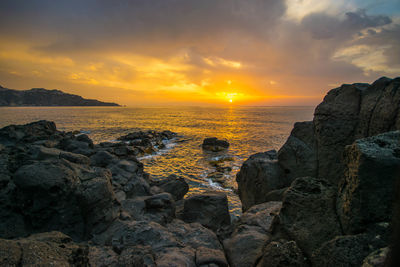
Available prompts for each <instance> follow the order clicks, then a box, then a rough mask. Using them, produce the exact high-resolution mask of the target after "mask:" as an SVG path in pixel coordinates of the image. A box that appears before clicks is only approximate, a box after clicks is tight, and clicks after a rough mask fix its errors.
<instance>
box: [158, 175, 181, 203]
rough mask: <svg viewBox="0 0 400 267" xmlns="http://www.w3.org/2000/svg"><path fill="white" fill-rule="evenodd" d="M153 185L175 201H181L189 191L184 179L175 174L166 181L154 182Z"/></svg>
mask: <svg viewBox="0 0 400 267" xmlns="http://www.w3.org/2000/svg"><path fill="white" fill-rule="evenodd" d="M152 185H155V186H157V187H159V188H160V189H161V190H163V191H164V192H168V193H170V194H171V195H172V196H173V197H174V199H175V200H181V199H182V198H183V197H184V196H185V194H186V193H187V192H188V191H189V185H188V183H187V182H186V181H185V179H184V178H182V177H177V176H176V175H174V174H171V175H170V176H168V177H167V178H166V179H165V180H160V181H152Z"/></svg>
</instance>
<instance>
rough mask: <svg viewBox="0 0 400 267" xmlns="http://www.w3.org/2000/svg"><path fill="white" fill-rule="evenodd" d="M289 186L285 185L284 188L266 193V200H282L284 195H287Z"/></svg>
mask: <svg viewBox="0 0 400 267" xmlns="http://www.w3.org/2000/svg"><path fill="white" fill-rule="evenodd" d="M288 188H289V187H284V188H282V189H277V190H272V191H269V192H268V193H267V194H266V195H265V202H269V201H282V200H283V197H284V196H285V193H286V190H287V189H288Z"/></svg>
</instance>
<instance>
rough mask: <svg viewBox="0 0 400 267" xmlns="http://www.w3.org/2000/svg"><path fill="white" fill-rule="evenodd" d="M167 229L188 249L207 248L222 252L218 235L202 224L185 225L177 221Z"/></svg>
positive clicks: (168, 225)
mask: <svg viewBox="0 0 400 267" xmlns="http://www.w3.org/2000/svg"><path fill="white" fill-rule="evenodd" d="M166 227H167V229H168V231H169V232H171V233H172V234H173V235H174V236H175V237H176V238H177V239H178V240H180V241H181V242H182V243H183V244H185V245H186V246H188V247H191V248H193V249H198V248H200V247H205V248H209V249H214V250H221V251H222V246H221V243H220V242H219V240H218V237H217V236H216V234H215V233H214V232H213V231H211V230H210V229H208V228H206V227H204V226H202V225H201V224H200V223H185V222H183V221H181V220H178V219H175V220H173V221H172V222H171V223H169V224H167V225H166Z"/></svg>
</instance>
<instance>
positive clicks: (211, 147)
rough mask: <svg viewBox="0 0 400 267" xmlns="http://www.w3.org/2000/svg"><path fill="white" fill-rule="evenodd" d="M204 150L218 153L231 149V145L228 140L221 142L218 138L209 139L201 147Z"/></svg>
mask: <svg viewBox="0 0 400 267" xmlns="http://www.w3.org/2000/svg"><path fill="white" fill-rule="evenodd" d="M201 146H202V148H203V149H204V150H208V151H213V152H218V151H222V150H225V149H227V148H228V147H229V143H228V141H226V140H220V139H218V138H216V137H209V138H206V139H204V140H203V144H202V145H201Z"/></svg>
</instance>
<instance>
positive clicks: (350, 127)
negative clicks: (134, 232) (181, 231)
mask: <svg viewBox="0 0 400 267" xmlns="http://www.w3.org/2000/svg"><path fill="white" fill-rule="evenodd" d="M396 130H400V78H395V79H388V78H381V79H379V80H377V81H375V82H374V83H373V84H371V85H369V84H352V85H342V86H341V87H339V88H336V89H333V90H331V91H330V92H329V93H328V94H327V96H326V97H325V98H324V101H323V102H322V103H321V104H320V105H318V106H317V108H316V109H315V113H314V119H313V121H311V122H301V123H296V124H295V125H294V128H293V130H292V132H291V134H290V136H289V138H288V139H287V141H286V143H285V144H284V145H283V146H282V148H281V149H280V150H279V151H278V153H277V157H276V156H275V155H274V153H273V152H271V151H269V152H266V153H258V154H255V155H253V156H251V157H249V159H248V160H247V161H246V162H245V163H244V164H243V166H242V168H241V170H240V172H239V173H238V174H237V182H238V186H239V196H240V198H241V200H242V203H243V210H244V211H250V210H252V207H258V206H259V205H263V204H260V203H264V202H266V203H271V202H268V201H271V200H282V208H281V209H280V211H279V214H278V215H277V219H276V223H274V224H273V225H272V228H271V232H272V235H270V237H269V238H268V239H265V240H264V242H262V244H260V245H258V246H257V247H258V249H259V250H260V249H263V256H261V255H258V258H257V260H254V261H253V262H256V263H257V264H258V265H257V266H263V265H265V266H275V265H274V264H277V263H275V262H276V260H278V259H279V260H282V261H283V262H285V264H287V265H290V266H304V265H305V266H308V265H312V266H361V265H362V264H363V262H364V265H365V266H368V265H367V264H372V263H371V262H384V259H382V257H384V256H382V255H386V254H387V250H384V248H385V247H387V246H388V245H389V244H388V243H389V238H388V237H389V235H390V228H389V224H390V221H391V219H392V213H393V201H394V196H395V192H394V188H395V184H396V183H398V182H399V179H400V154H399V151H400V150H399V149H400V131H396ZM246 213H247V212H246ZM246 213H244V214H246ZM242 216H245V215H242ZM240 227H242V226H236V228H234V230H233V233H235V232H237V231H239V229H240ZM233 236H234V234H233ZM274 242H275V243H274ZM254 244H256V243H255V242H254ZM289 244H290V245H289ZM279 246H280V247H281V248H277V247H279ZM289 248H290V251H288V249H289ZM296 251H297V252H296ZM299 251H300V252H301V254H303V255H304V256H305V257H306V260H305V261H301V260H297V259H300V258H299V257H298V256H297V255H298V254H299ZM382 251H385V252H384V253H383V252H382ZM277 253H278V254H277ZM279 253H281V254H279ZM287 254H291V255H293V256H292V257H291V259H292V260H293V261H292V262H290V263H289V260H287V259H285V257H284V255H286V256H287ZM272 255H274V256H273V258H271V257H272ZM277 255H282V256H277ZM228 259H229V254H228ZM267 261H268V262H267ZM268 264H270V265H268ZM253 265H255V264H253ZM238 266H245V265H244V264H243V265H238Z"/></svg>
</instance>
